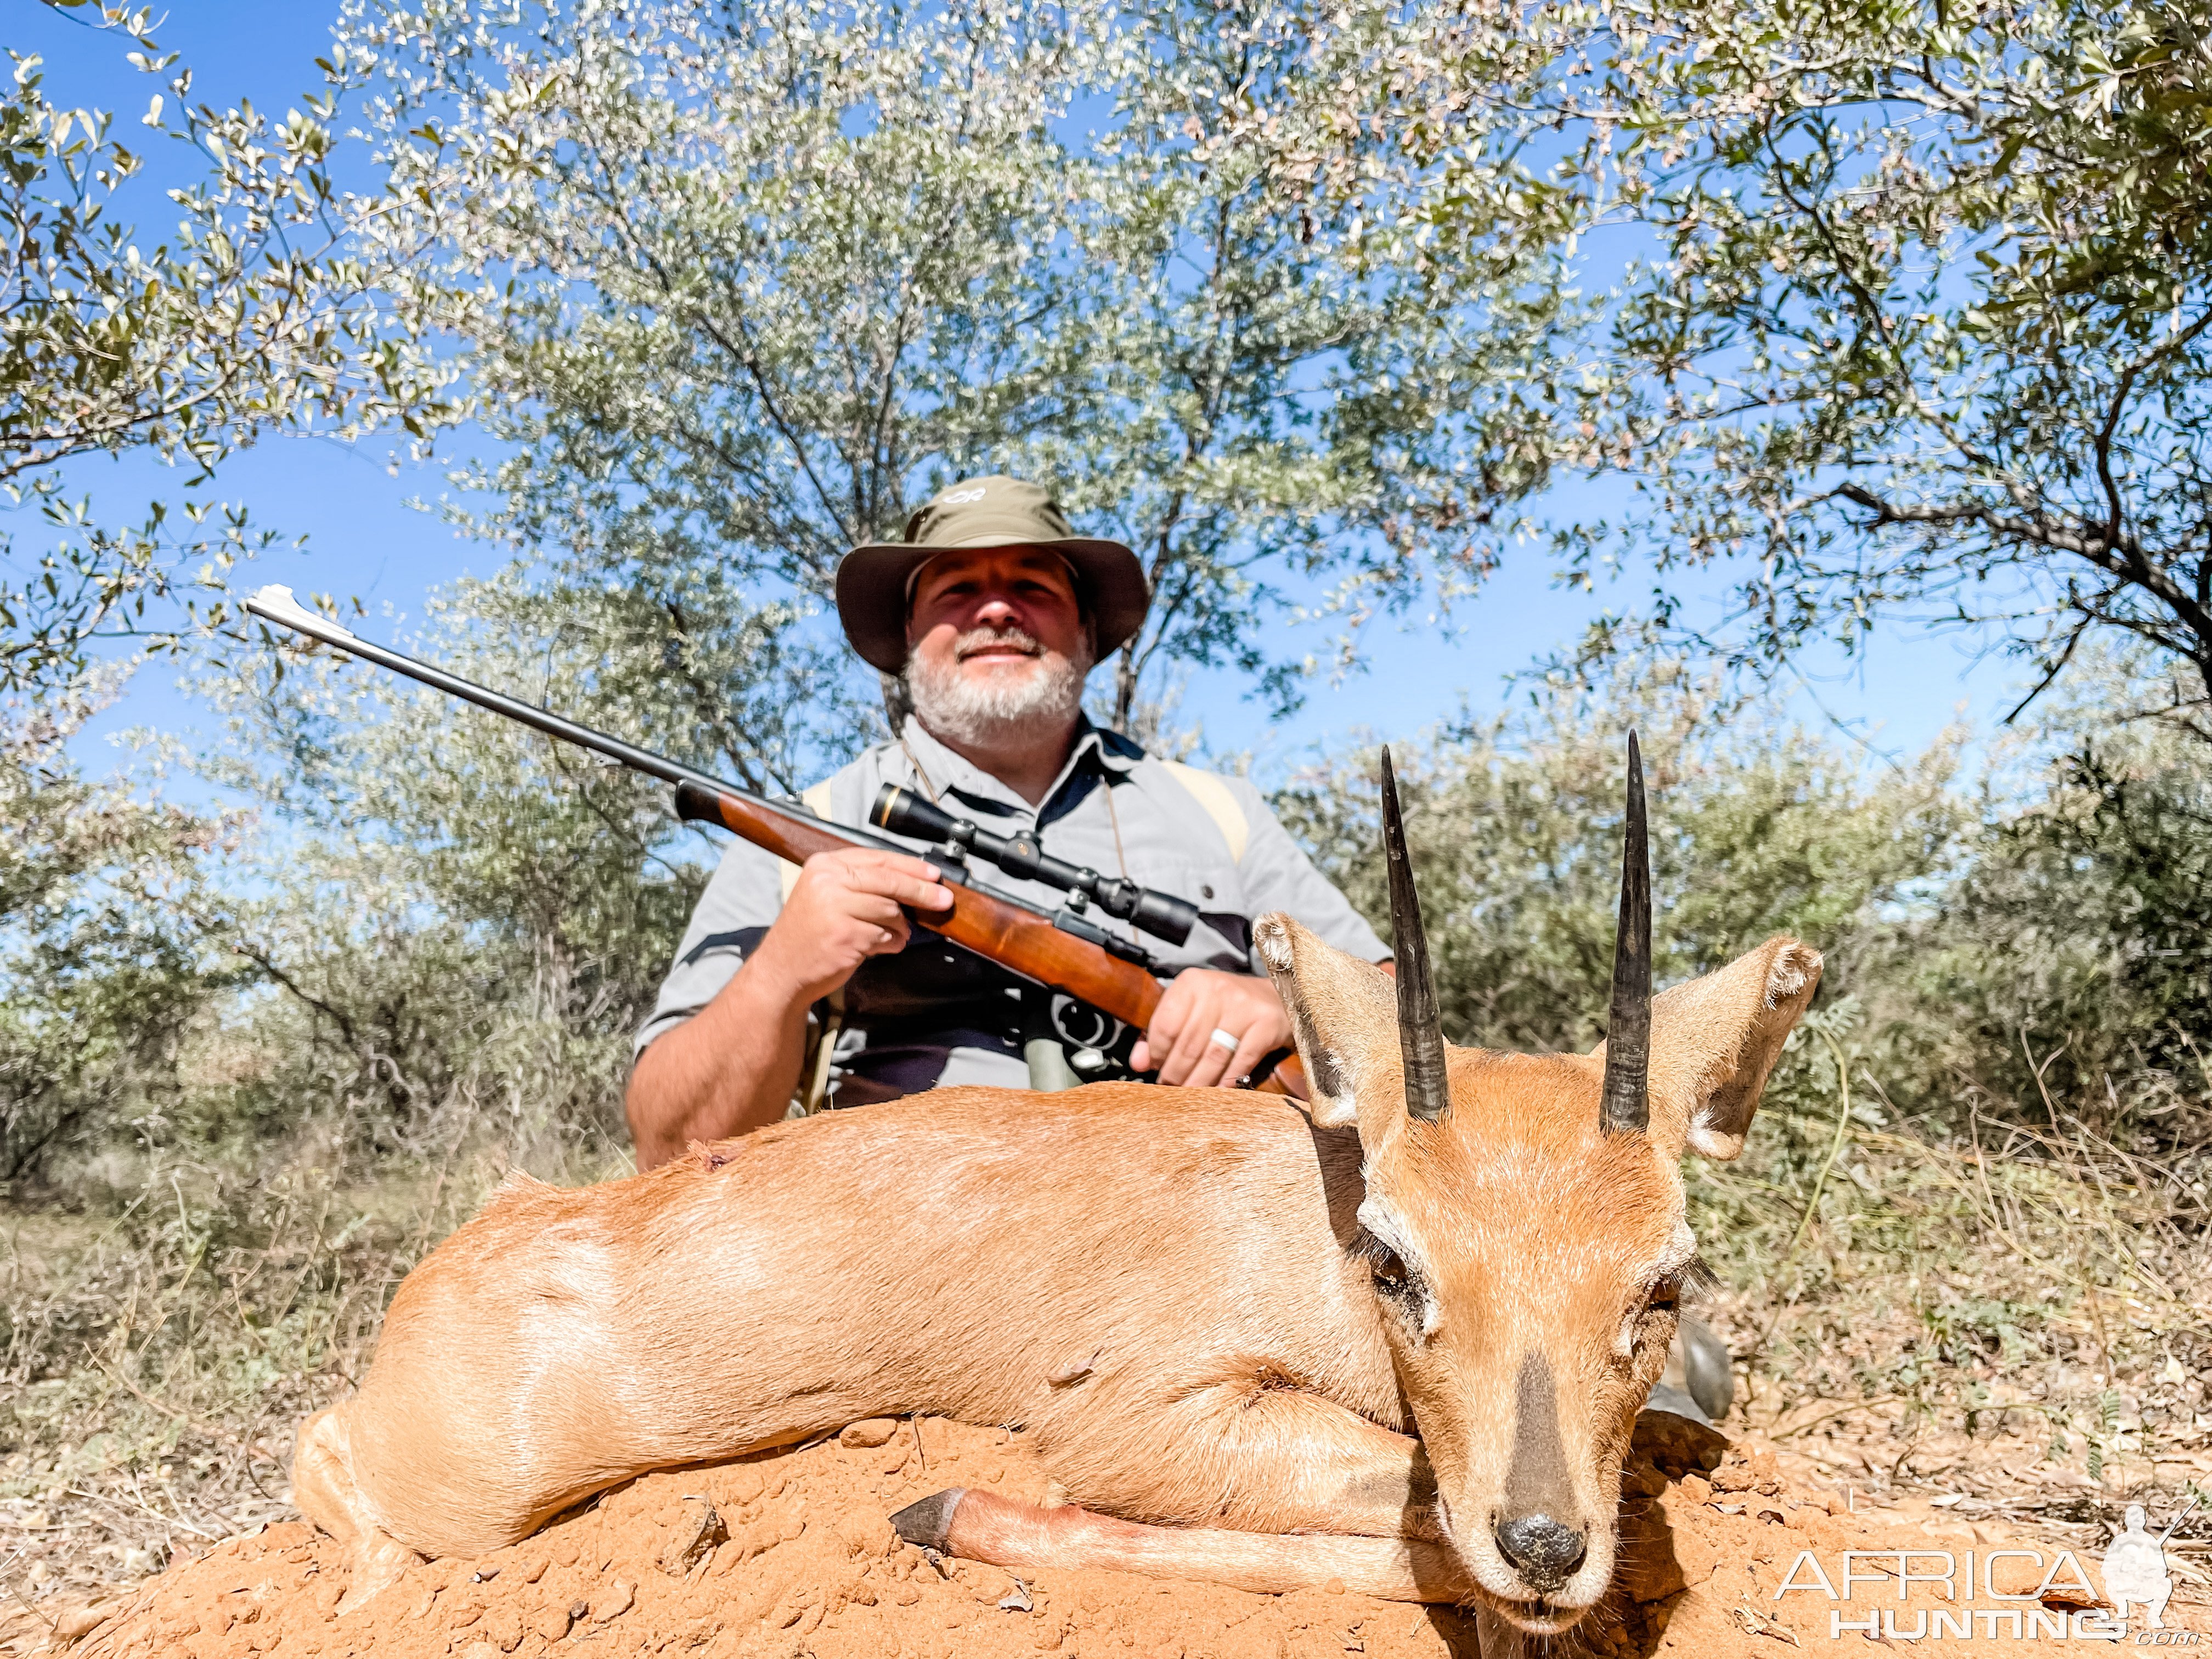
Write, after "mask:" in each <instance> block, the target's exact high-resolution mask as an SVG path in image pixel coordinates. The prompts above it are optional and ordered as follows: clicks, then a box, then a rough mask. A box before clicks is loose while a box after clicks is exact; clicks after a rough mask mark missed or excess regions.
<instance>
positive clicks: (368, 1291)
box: [0, 1137, 627, 1603]
mask: <svg viewBox="0 0 2212 1659" xmlns="http://www.w3.org/2000/svg"><path fill="white" fill-rule="evenodd" d="M531 1151H532V1152H533V1153H534V1154H535V1155H533V1156H530V1157H528V1158H523V1159H516V1158H513V1157H512V1156H511V1155H510V1152H511V1149H509V1148H507V1147H506V1146H501V1145H499V1144H496V1143H483V1142H479V1143H476V1144H467V1145H464V1144H459V1143H457V1144H455V1145H454V1146H452V1147H450V1148H449V1149H447V1151H446V1152H444V1153H443V1154H441V1155H439V1156H437V1157H435V1158H429V1159H410V1160H407V1161H404V1162H402V1163H398V1164H386V1165H385V1166H383V1167H374V1168H364V1167H362V1166H360V1165H358V1164H354V1163H351V1162H350V1161H349V1160H347V1159H345V1158H343V1157H340V1156H338V1155H337V1153H336V1152H334V1150H333V1148H332V1147H331V1145H330V1143H329V1142H328V1141H327V1140H319V1139H317V1138H314V1137H302V1138H301V1139H299V1140H297V1141H295V1142H294V1143H293V1144H292V1145H290V1146H288V1147H286V1148H285V1149H283V1151H282V1152H281V1153H280V1154H279V1155H276V1156H274V1157H270V1158H265V1159H258V1160H254V1161H252V1162H250V1163H249V1162H247V1161H246V1160H245V1159H242V1158H240V1159H233V1160H218V1159H212V1158H210V1159H204V1160H196V1161H181V1162H179V1161H168V1160H161V1161H157V1162H155V1163H152V1164H143V1165H140V1166H138V1167H136V1168H133V1167H132V1166H131V1161H130V1160H124V1159H116V1160H111V1164H110V1166H109V1167H107V1168H106V1170H103V1171H102V1173H103V1174H104V1175H105V1176H106V1179H105V1180H104V1181H101V1182H98V1183H97V1185H96V1187H95V1188H94V1190H95V1191H97V1192H99V1193H100V1194H101V1196H100V1197H98V1198H94V1199H91V1200H86V1199H84V1198H82V1196H80V1197H79V1198H78V1199H77V1200H76V1201H74V1202H71V1203H69V1204H62V1203H58V1202H53V1201H46V1202H36V1201H32V1202H26V1201H22V1200H14V1201H10V1202H9V1203H8V1204H7V1205H6V1206H5V1207H4V1208H0V1310H4V1311H0V1402H4V1403H0V1602H5V1601H15V1602H18V1603H21V1602H24V1601H38V1600H40V1599H41V1598H44V1597H46V1596H48V1595H56V1594H60V1593H64V1592H68V1591H71V1590H76V1591H82V1590H85V1589H89V1588H91V1587H92V1586H94V1585H96V1584H100V1583H114V1582H118V1581H127V1580H130V1579H135V1578H137V1577H143V1576H144V1575H145V1574H146V1573H148V1572H150V1571H156V1570H158V1569H159V1568H160V1567H161V1565H163V1564H165V1563H166V1562H167V1559H169V1557H170V1556H171V1554H173V1553H175V1552H176V1551H178V1550H180V1549H187V1550H189V1549H197V1548H204V1547H206V1546H207V1545H208V1544H209V1543H211V1542H214V1541H218V1540H220V1539H222V1538H225V1537H228V1536H230V1535H231V1534H234V1533H237V1532H240V1531H243V1530H246V1529H247V1528H251V1527H253V1526H255V1525H257V1524H258V1523H259V1522H262V1521H264V1520H266V1519H268V1518H270V1517H271V1516H280V1515H288V1514H289V1513H290V1512H291V1511H290V1506H289V1503H288V1501H287V1493H288V1489H289V1477H288V1474H287V1471H288V1468H289V1462H290V1457H291V1447H292V1437H293V1434H294V1431H295V1430H296V1428H297V1427H298V1425H299V1424H300V1422H301V1419H304V1418H305V1417H306V1416H307V1414H308V1413H310V1412H312V1411H313V1410H314V1409H315V1408H316V1407H319V1406H320V1405H322V1404H324V1403H325V1402H326V1401H329V1400H331V1399H332V1398H334V1397H335V1396H337V1395H339V1394H341V1393H343V1391H344V1390H345V1389H347V1388H349V1386H351V1384H352V1382H353V1380H354V1378H355V1377H356V1376H357V1375H358V1374H359V1372H360V1370H362V1367H363V1366H365V1365H366V1364H367V1362H368V1356H369V1352H370V1351H371V1348H372V1346H374V1340H375V1336H376V1330H377V1327H378V1324H379V1322H380V1319H381V1317H382V1314H383V1310H384V1306H385V1304H386V1302H387V1301H389V1299H390V1298H391V1296H392V1291H393V1290H394V1289H395V1288H397V1286H398V1283H399V1281H400V1279H403V1278H404V1277H405V1275H406V1273H407V1272H408V1270H409V1269H410V1267H413V1266H414V1264H415V1263H416V1261H419V1260H420V1259H421V1258H422V1255H424V1254H425V1253H426V1252H428V1250H429V1249H430V1248H431V1247H432V1246H434V1245H435V1243H437V1242H438V1240H440V1239H441V1238H442V1237H445V1235H446V1234H447V1233H448V1232H450V1231H453V1228H454V1227H455V1226H456V1225H459V1223H460V1221H461V1220H462V1219H464V1218H465V1217H466V1216H467V1215H468V1214H469V1213H470V1212H471V1211H472V1210H473V1209H474V1208H475V1207H476V1206H477V1204H478V1203H479V1202H481V1201H482V1200H483V1196H484V1194H486V1193H488V1192H489V1190H490V1189H491V1188H492V1187H494V1186H495V1185H496V1184H497V1182H498V1181H499V1180H500V1179H501V1176H503V1175H504V1174H506V1173H507V1170H508V1169H509V1168H510V1167H513V1166H514V1165H515V1164H517V1163H522V1164H526V1166H527V1167H529V1168H530V1169H531V1170H532V1173H534V1174H538V1175H542V1176H545V1177H546V1178H548V1179H551V1180H565V1181H588V1180H594V1179H599V1178H603V1177H605V1176H609V1175H612V1174H616V1173H619V1172H620V1170H623V1168H626V1167H627V1159H626V1156H625V1155H623V1154H620V1153H617V1152H614V1151H613V1150H612V1149H610V1148H607V1147H605V1146H599V1147H596V1148H592V1147H585V1146H571V1147H568V1148H566V1149H562V1148H560V1147H558V1146H555V1147H552V1148H548V1147H545V1146H538V1147H533V1148H532V1149H531ZM132 1187H135V1188H136V1190H135V1191H131V1192H130V1194H129V1195H128V1196H125V1195H124V1194H125V1189H126V1188H132ZM76 1190H77V1191H78V1193H79V1194H82V1191H83V1188H82V1187H79V1188H77V1189H76Z"/></svg>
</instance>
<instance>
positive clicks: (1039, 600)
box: [906, 547, 1089, 687]
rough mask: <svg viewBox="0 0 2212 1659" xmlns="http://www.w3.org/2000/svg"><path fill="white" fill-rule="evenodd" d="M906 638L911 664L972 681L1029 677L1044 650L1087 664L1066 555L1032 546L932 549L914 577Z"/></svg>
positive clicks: (1033, 675) (1002, 681) (934, 673)
mask: <svg viewBox="0 0 2212 1659" xmlns="http://www.w3.org/2000/svg"><path fill="white" fill-rule="evenodd" d="M906 639H907V645H908V648H909V650H910V651H911V652H912V660H913V664H914V666H915V669H917V670H918V671H921V672H923V673H925V674H927V675H928V676H929V677H930V678H933V679H939V680H940V681H941V680H942V679H943V678H945V677H947V676H957V678H958V679H959V680H960V681H962V682H963V683H965V684H969V685H973V686H978V687H981V686H1000V685H1010V684H1025V683H1027V682H1029V681H1030V680H1033V679H1035V678H1037V677H1038V676H1039V675H1040V674H1041V673H1042V671H1043V670H1044V667H1045V663H1044V659H1045V658H1046V657H1047V656H1058V657H1060V658H1061V659H1065V660H1067V661H1073V662H1082V663H1083V664H1084V665H1085V666H1088V659H1089V648H1088V647H1089V641H1088V638H1087V637H1086V635H1085V631H1084V624H1083V614H1082V611H1081V609H1080V607H1079V605H1078V604H1077V602H1076V597H1075V583H1074V580H1073V577H1072V576H1071V575H1070V574H1069V573H1068V568H1067V565H1066V562H1065V561H1064V560H1062V559H1061V558H1060V556H1059V555H1058V554H1056V553H1048V552H1045V551H1043V550H1042V549H1039V548H1034V547H979V548H976V549H975V550H972V551H958V552H951V553H940V554H939V555H938V556H936V557H935V558H933V559H932V560H931V561H930V562H928V563H927V564H926V565H924V566H923V567H922V568H921V575H920V577H919V578H917V579H916V580H915V585H914V600H913V603H912V604H911V605H909V606H908V610H907V624H906Z"/></svg>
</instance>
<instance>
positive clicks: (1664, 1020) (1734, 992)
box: [1598, 936, 1820, 1158]
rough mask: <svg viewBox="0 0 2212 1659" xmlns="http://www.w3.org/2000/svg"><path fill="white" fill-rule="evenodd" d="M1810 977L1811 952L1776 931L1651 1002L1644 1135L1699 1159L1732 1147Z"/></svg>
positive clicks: (1738, 1147) (1729, 1154)
mask: <svg viewBox="0 0 2212 1659" xmlns="http://www.w3.org/2000/svg"><path fill="white" fill-rule="evenodd" d="M1819 985H1820V952H1819V951H1815V950H1814V949H1813V947H1812V946H1811V945H1802V944H1800V943H1799V942H1798V941H1797V940H1796V939H1790V938H1788V937H1786V936H1783V937H1777V938H1774V939H1769V940H1767V941H1766V943H1765V944H1764V945H1760V946H1759V948H1758V949H1757V950H1755V951H1751V952H1749V953H1748V954H1747V955H1745V956H1741V957H1737V958H1736V959H1735V961H1734V962H1732V963H1729V965H1728V966H1727V967H1725V968H1723V969H1719V970H1718V971H1717V972H1715V973H1711V974H1707V975H1705V977H1704V978H1703V979H1693V980H1692V981H1690V982H1689V983H1688V984H1686V985H1677V986H1676V987H1674V989H1672V990H1671V991H1662V992H1661V993H1660V994H1659V995H1658V996H1656V998H1654V999H1653V1000H1652V1003H1651V1085H1650V1087H1651V1131H1652V1133H1654V1134H1656V1135H1661V1136H1662V1137H1664V1138H1666V1139H1668V1140H1670V1141H1671V1142H1672V1144H1673V1145H1674V1146H1675V1147H1676V1148H1677V1149H1679V1148H1680V1147H1682V1146H1688V1147H1689V1148H1690V1150H1691V1151H1692V1152H1702V1153H1704V1154H1705V1156H1706V1157H1707V1158H1734V1157H1735V1155H1736V1154H1737V1153H1738V1152H1741V1151H1742V1150H1743V1138H1744V1135H1745V1133H1746V1132H1747V1131H1748V1130H1749V1129H1750V1127H1751V1117H1752V1114H1753V1112H1756V1111H1757V1110H1758V1109H1759V1091H1761V1090H1763V1089H1765V1087H1766V1074H1767V1073H1769V1072H1771V1071H1772V1070H1773V1069H1774V1062H1775V1060H1777V1059H1778V1058H1779V1057H1780V1055H1781V1053H1782V1044H1783V1041H1784V1039H1785V1038H1786V1037H1788V1036H1789V1035H1790V1027H1792V1026H1793V1025H1795V1024H1796V1023H1797V1017H1798V1016H1799V1015H1800V1014H1802V1013H1803V1012H1805V1007H1806V1005H1807V1004H1808V1003H1809V1002H1811V1001H1812V1000H1813V993H1814V989H1815V988H1816V987H1818V986H1819ZM1604 1047H1605V1045H1604V1044H1602V1043H1600V1044H1599V1045H1598V1051H1599V1052H1600V1053H1602V1052H1603V1050H1604Z"/></svg>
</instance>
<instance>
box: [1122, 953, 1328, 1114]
mask: <svg viewBox="0 0 2212 1659" xmlns="http://www.w3.org/2000/svg"><path fill="white" fill-rule="evenodd" d="M1216 1031H1225V1032H1227V1033H1228V1034H1229V1035H1230V1036H1233V1037H1235V1038H1236V1039H1237V1051H1236V1053H1235V1054H1231V1053H1230V1051H1229V1048H1228V1045H1227V1044H1226V1043H1222V1042H1215V1041H1214V1040H1213V1034H1214V1033H1215V1032H1216ZM1290 1041H1291V1017H1290V1016H1289V1015H1288V1014H1286V1013H1285V1012H1283V1000H1282V999H1281V998H1280V997H1279V996H1277V995H1276V994H1275V987H1274V984H1273V981H1269V980H1264V979H1258V978H1255V977H1254V976H1253V975H1249V974H1224V973H1217V972H1216V971H1214V970H1213V969H1211V968H1188V969H1184V970H1183V971H1182V973H1180V974H1177V975H1176V976H1175V977H1174V978H1173V979H1171V980H1170V981H1168V988H1167V994H1166V995H1164V996H1163V997H1162V998H1161V999H1160V1006H1158V1008H1156V1009H1154V1010H1153V1011H1152V1026H1151V1028H1150V1029H1149V1030H1146V1033H1145V1035H1144V1037H1143V1039H1142V1040H1141V1041H1140V1042H1139V1043H1138V1044H1137V1046H1136V1048H1135V1049H1134V1050H1133V1051H1132V1052H1131V1054H1130V1055H1129V1063H1130V1065H1131V1066H1133V1067H1134V1068H1135V1069H1136V1070H1138V1071H1139V1072H1148V1071H1150V1070H1152V1067H1153V1066H1158V1067H1159V1072H1160V1081H1161V1082H1163V1083H1168V1084H1180V1085H1183V1086H1184V1087H1186V1088H1192V1089H1208V1088H1212V1087H1213V1086H1214V1085H1217V1084H1229V1085H1234V1084H1236V1083H1237V1081H1238V1080H1239V1079H1242V1078H1243V1076H1244V1075H1245V1074H1246V1073H1249V1071H1250V1070H1251V1069H1252V1068H1253V1067H1254V1066H1256V1065H1258V1064H1259V1063H1260V1060H1261V1056H1263V1055H1266V1054H1272V1053H1273V1051H1274V1050H1276V1049H1278V1048H1285V1047H1287V1046H1288V1045H1289V1043H1290Z"/></svg>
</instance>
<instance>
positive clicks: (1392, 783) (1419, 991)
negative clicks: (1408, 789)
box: [1383, 747, 1451, 1123]
mask: <svg viewBox="0 0 2212 1659" xmlns="http://www.w3.org/2000/svg"><path fill="white" fill-rule="evenodd" d="M1383 854H1384V857H1385V858H1386V859H1387V860H1388V861H1389V866H1390V936H1391V943H1392V945H1393V948H1394V949H1395V951H1396V954H1397V958H1398V1049H1399V1052H1400V1053H1401V1054H1402V1055H1403V1056H1404V1057H1405V1062H1406V1109H1407V1111H1409V1112H1411V1113H1412V1114H1413V1115H1414V1116H1415V1117H1417V1118H1419V1119H1420V1120H1421V1121H1422V1122H1424V1123H1434V1122H1436V1121H1437V1120H1438V1119H1439V1118H1441V1117H1443V1115H1444V1114H1445V1113H1447V1112H1449V1111H1450V1110H1451V1088H1450V1085H1449V1083H1448V1082H1447V1081H1446V1079H1445V1076H1444V1030H1443V1021H1442V1020H1441V1019H1440V1018H1438V1017H1437V993H1436V987H1435V986H1434V985H1432V984H1431V982H1430V979H1429V941H1428V936H1427V935H1426V934H1425V933H1423V932H1422V930H1421V901H1420V898H1419V895H1417V894H1416V893H1415V892H1414V891H1413V864H1412V862H1411V861H1410V860H1408V859H1407V856H1406V826H1405V823H1404V821H1403V820H1402V819H1401V817H1399V815H1398V780H1397V777H1396V775H1395V774H1394V773H1393V772H1392V771H1391V769H1390V750H1389V749H1388V748H1387V747H1386V748H1385V749H1384V750H1383Z"/></svg>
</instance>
